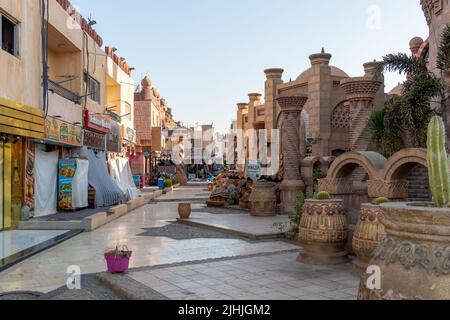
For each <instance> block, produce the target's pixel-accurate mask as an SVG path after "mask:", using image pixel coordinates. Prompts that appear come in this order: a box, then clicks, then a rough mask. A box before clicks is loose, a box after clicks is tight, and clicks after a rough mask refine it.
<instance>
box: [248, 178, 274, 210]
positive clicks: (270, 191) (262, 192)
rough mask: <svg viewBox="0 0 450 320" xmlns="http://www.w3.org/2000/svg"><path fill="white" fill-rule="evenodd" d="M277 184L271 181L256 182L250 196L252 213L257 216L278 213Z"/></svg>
mask: <svg viewBox="0 0 450 320" xmlns="http://www.w3.org/2000/svg"><path fill="white" fill-rule="evenodd" d="M274 187H275V184H274V183H271V182H256V183H255V184H254V185H253V190H252V194H251V196H250V199H249V201H250V214H251V215H252V216H256V217H271V216H276V215H277V197H276V195H275V190H274Z"/></svg>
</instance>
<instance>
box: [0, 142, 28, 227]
mask: <svg viewBox="0 0 450 320" xmlns="http://www.w3.org/2000/svg"><path fill="white" fill-rule="evenodd" d="M22 140H23V139H22V138H20V137H13V136H8V135H4V136H2V137H1V141H0V230H10V229H17V227H18V224H19V221H20V218H21V212H22V207H23V199H24V192H23V190H24V164H23V162H24V149H23V148H24V144H23V141H22Z"/></svg>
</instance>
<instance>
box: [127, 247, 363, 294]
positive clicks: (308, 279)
mask: <svg viewBox="0 0 450 320" xmlns="http://www.w3.org/2000/svg"><path fill="white" fill-rule="evenodd" d="M297 255H298V253H284V254H272V255H263V256H258V257H251V258H243V259H228V260H223V261H218V262H208V263H200V264H191V265H183V266H174V267H167V268H164V269H152V270H143V271H136V272H133V273H131V275H130V276H131V277H132V278H133V279H135V280H137V281H139V282H141V283H142V284H144V285H146V286H148V287H150V288H152V289H154V290H156V291H158V292H160V293H161V294H163V295H165V296H167V297H168V298H170V299H175V300H202V299H205V300H253V301H254V300H355V299H356V296H357V288H358V283H359V279H357V278H356V277H353V276H352V275H351V273H350V270H351V265H350V264H345V265H340V266H311V265H305V264H302V263H299V262H296V258H297Z"/></svg>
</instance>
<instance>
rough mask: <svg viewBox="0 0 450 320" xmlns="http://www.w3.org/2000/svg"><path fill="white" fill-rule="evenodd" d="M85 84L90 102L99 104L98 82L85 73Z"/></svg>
mask: <svg viewBox="0 0 450 320" xmlns="http://www.w3.org/2000/svg"><path fill="white" fill-rule="evenodd" d="M85 82H86V86H87V91H88V93H87V94H88V97H89V98H90V99H91V100H93V101H95V102H97V103H100V82H98V81H97V80H95V79H94V78H92V77H91V76H90V75H89V74H88V73H85Z"/></svg>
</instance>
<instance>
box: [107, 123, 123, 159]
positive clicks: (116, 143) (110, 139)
mask: <svg viewBox="0 0 450 320" xmlns="http://www.w3.org/2000/svg"><path fill="white" fill-rule="evenodd" d="M106 150H107V151H109V152H116V153H120V152H121V151H122V144H121V141H120V126H119V125H118V124H117V123H115V122H111V132H110V133H109V134H108V135H107V136H106Z"/></svg>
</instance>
